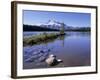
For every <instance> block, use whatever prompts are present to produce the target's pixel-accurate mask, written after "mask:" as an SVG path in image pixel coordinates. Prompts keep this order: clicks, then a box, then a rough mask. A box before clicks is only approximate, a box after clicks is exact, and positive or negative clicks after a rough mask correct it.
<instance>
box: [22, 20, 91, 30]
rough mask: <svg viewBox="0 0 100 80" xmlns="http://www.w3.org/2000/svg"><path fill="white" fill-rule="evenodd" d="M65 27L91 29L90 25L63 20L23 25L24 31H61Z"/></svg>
mask: <svg viewBox="0 0 100 80" xmlns="http://www.w3.org/2000/svg"><path fill="white" fill-rule="evenodd" d="M62 27H63V28H64V30H65V31H90V30H91V29H90V27H73V26H68V25H66V24H64V23H63V22H59V21H55V20H48V21H47V22H46V23H43V24H40V25H27V24H24V25H23V31H60V30H61V29H62Z"/></svg>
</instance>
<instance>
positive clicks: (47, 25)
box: [40, 20, 62, 30]
mask: <svg viewBox="0 0 100 80" xmlns="http://www.w3.org/2000/svg"><path fill="white" fill-rule="evenodd" d="M40 26H41V27H45V28H50V29H57V30H60V29H61V28H62V23H61V22H57V21H55V20H49V21H48V22H47V23H44V24H42V25H40Z"/></svg>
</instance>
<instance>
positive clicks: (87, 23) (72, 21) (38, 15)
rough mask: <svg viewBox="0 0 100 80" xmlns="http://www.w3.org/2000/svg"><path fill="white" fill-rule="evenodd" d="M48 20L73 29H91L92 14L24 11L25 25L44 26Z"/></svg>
mask: <svg viewBox="0 0 100 80" xmlns="http://www.w3.org/2000/svg"><path fill="white" fill-rule="evenodd" d="M48 20H55V21H59V22H64V23H65V24H66V25H69V26H73V27H91V14H90V13H75V12H53V11H31V10H24V11H23V24H28V25H35V24H43V23H46V22H48Z"/></svg>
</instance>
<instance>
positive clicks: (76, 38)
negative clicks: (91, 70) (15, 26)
mask: <svg viewBox="0 0 100 80" xmlns="http://www.w3.org/2000/svg"><path fill="white" fill-rule="evenodd" d="M48 33H51V32H48ZM39 34H42V32H24V33H23V36H24V37H30V36H32V35H39ZM47 49H50V52H47V53H44V54H43V53H38V54H37V51H39V50H47ZM35 53H36V54H35ZM23 54H24V56H23V69H34V68H35V69H36V68H52V67H53V68H54V67H76V66H90V65H91V62H90V61H91V60H90V59H91V57H90V56H91V38H90V33H89V32H66V35H64V36H62V37H58V38H57V39H55V40H51V41H50V42H47V43H41V44H38V45H33V46H30V45H28V46H25V47H24V48H23ZM50 54H53V55H56V57H57V58H58V59H61V60H62V61H63V62H62V63H59V64H58V65H55V66H49V65H47V64H46V62H45V61H44V60H43V61H42V59H44V58H46V57H47V56H48V55H50ZM32 57H33V58H34V59H33V60H32V61H30V62H28V60H29V59H31V58H32Z"/></svg>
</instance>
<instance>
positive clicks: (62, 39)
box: [59, 35, 66, 47]
mask: <svg viewBox="0 0 100 80" xmlns="http://www.w3.org/2000/svg"><path fill="white" fill-rule="evenodd" d="M65 36H66V35H62V36H60V37H59V40H61V41H62V46H63V47H64V39H65Z"/></svg>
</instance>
